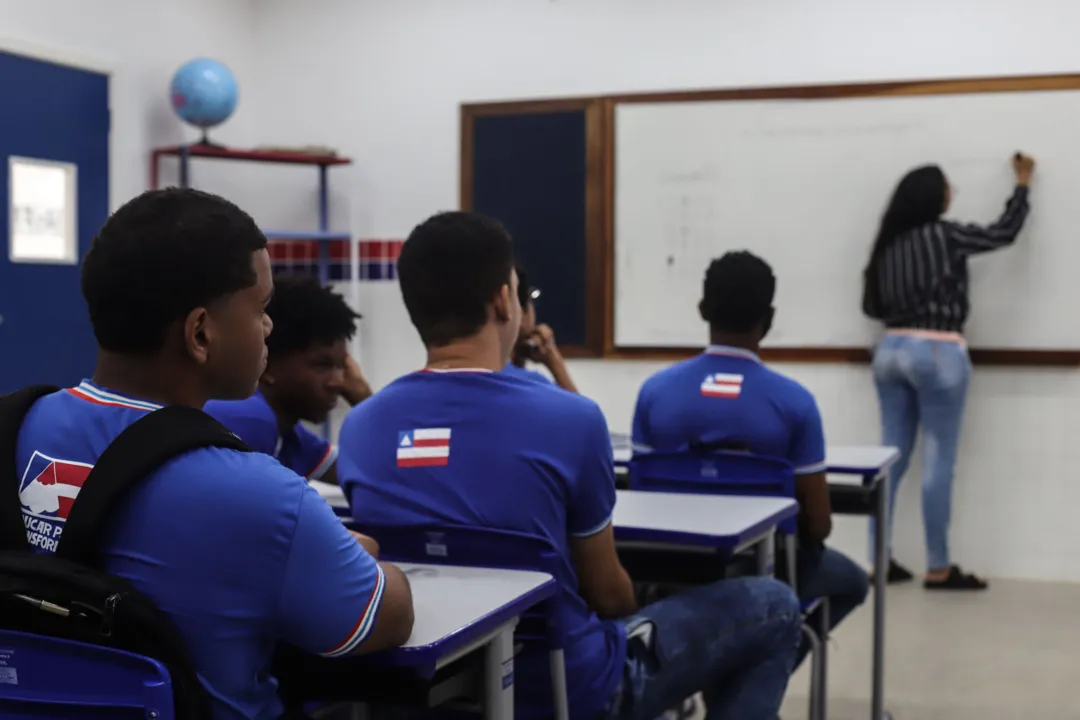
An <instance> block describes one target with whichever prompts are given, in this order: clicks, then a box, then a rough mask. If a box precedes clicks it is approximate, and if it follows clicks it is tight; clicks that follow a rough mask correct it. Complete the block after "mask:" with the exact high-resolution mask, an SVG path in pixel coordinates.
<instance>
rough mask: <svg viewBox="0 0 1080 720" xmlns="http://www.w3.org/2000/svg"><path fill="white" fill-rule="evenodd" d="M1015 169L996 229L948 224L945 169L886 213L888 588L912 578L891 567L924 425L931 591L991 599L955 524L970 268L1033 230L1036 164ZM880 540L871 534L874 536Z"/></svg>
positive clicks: (879, 294) (882, 257) (870, 283)
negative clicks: (971, 261) (902, 492)
mask: <svg viewBox="0 0 1080 720" xmlns="http://www.w3.org/2000/svg"><path fill="white" fill-rule="evenodd" d="M1012 167H1013V171H1014V173H1015V175H1016V189H1015V190H1014V191H1013V194H1012V196H1011V197H1010V198H1009V200H1008V202H1007V203H1006V205H1005V212H1004V214H1002V216H1001V217H1000V218H999V219H998V220H997V222H995V223H994V224H992V225H990V226H988V227H980V226H976V225H959V224H956V223H952V222H948V221H945V220H942V219H941V216H942V214H943V213H944V212H945V211H946V210H947V209H948V207H949V200H950V196H951V192H950V189H949V183H948V181H947V180H946V179H945V175H944V173H942V171H941V168H939V167H936V166H927V167H921V168H918V169H915V170H912V171H911V172H909V173H908V174H907V175H905V176H904V178H903V179H902V180H901V181H900V184H899V185H898V186H897V188H896V191H895V192H894V193H893V197H892V200H891V201H890V202H889V206H888V208H887V209H886V210H885V215H884V216H883V217H882V220H881V229H880V230H879V232H878V236H877V241H876V242H875V243H874V249H873V252H872V253H871V255H870V261H869V263H867V265H866V270H865V271H864V273H863V282H864V286H863V312H864V313H865V314H866V315H867V316H869V317H871V318H873V319H875V320H879V321H881V322H882V323H884V325H885V327H886V333H885V337H884V338H883V339H882V340H881V342H880V343H879V344H878V345H877V347H876V348H875V349H874V362H873V373H874V383H875V385H876V386H877V392H878V399H879V401H880V404H881V424H882V434H883V436H884V444H885V445H891V446H895V447H897V448H899V449H900V459H899V460H898V461H897V462H896V464H895V465H894V466H893V468H892V476H891V478H890V488H889V491H890V498H891V502H890V504H889V511H890V516H889V527H888V528H886V529H885V532H886V533H888V541H887V542H888V547H889V550H890V561H889V567H888V568H887V569H886V572H887V577H888V580H889V582H903V581H906V580H911V579H912V577H913V576H912V574H911V573H910V572H909V571H908V570H906V569H905V568H904V567H903V566H901V565H899V564H898V563H897V562H896V561H895V560H892V559H891V558H892V510H893V507H894V506H895V502H894V501H895V499H896V491H897V488H898V487H899V486H900V480H901V478H903V476H904V472H905V471H906V470H907V468H908V463H909V461H910V459H911V451H912V448H913V447H914V445H915V437H916V434H917V432H918V428H919V423H920V422H921V423H922V427H923V432H924V438H923V463H922V473H923V476H922V506H923V526H924V529H925V533H926V554H927V563H926V567H927V571H926V577H925V579H924V581H923V586H924V587H926V588H927V589H935V590H983V589H985V588H986V586H987V585H986V582H985V581H983V580H981V579H980V578H978V577H976V576H975V575H971V574H968V573H965V572H964V571H962V570H961V569H960V568H959V566H957V565H955V564H953V563H952V560H951V558H950V557H949V543H948V535H949V518H950V505H951V502H952V481H953V468H954V466H955V465H956V452H957V445H958V444H959V440H960V425H961V420H962V418H963V414H964V399H965V396H966V394H967V386H968V380H969V379H970V377H971V361H970V359H969V358H968V353H967V345H966V344H965V342H964V336H963V331H964V321H965V320H966V319H967V316H968V270H967V259H968V257H969V256H971V255H974V254H976V253H982V252H987V251H989V250H996V249H998V248H1001V247H1005V246H1007V245H1009V244H1010V243H1012V242H1013V240H1015V239H1016V236H1017V234H1018V233H1019V232H1020V228H1021V227H1022V226H1023V224H1024V218H1025V217H1026V216H1027V213H1028V183H1029V182H1030V180H1031V173H1032V170H1033V169H1034V167H1035V163H1034V161H1032V159H1031V158H1029V157H1027V156H1024V155H1021V154H1019V153H1017V154H1016V155H1015V156H1014V157H1013V159H1012ZM874 531H875V530H874V529H873V528H872V529H871V533H873V532H874ZM871 546H872V545H871ZM878 570H879V571H880V568H879V569H878Z"/></svg>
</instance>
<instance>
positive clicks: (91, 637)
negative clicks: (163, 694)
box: [0, 385, 250, 720]
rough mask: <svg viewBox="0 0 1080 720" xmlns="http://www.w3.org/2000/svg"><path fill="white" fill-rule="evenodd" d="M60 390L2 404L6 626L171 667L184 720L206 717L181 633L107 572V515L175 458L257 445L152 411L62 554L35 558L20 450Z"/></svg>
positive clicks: (85, 503)
mask: <svg viewBox="0 0 1080 720" xmlns="http://www.w3.org/2000/svg"><path fill="white" fill-rule="evenodd" d="M57 390H58V389H57V388H54V387H48V386H41V385H39V386H34V387H29V388H26V389H24V390H20V391H18V392H15V393H12V394H10V395H6V396H3V397H0V628H4V629H7V630H16V631H21V632H29V633H34V634H39V635H50V636H53V637H58V638H64V639H68V640H76V641H79V642H84V643H89V644H92V645H103V646H107V647H111V648H117V649H120V650H126V651H128V652H132V653H136V654H138V655H143V656H146V657H150V658H153V659H155V660H157V661H158V662H160V663H162V664H163V665H164V666H165V667H166V668H168V670H169V674H170V676H171V678H172V685H173V701H174V705H175V712H176V717H177V718H178V720H203V719H204V718H209V717H210V710H209V707H210V706H209V702H208V698H207V695H206V691H205V690H204V689H203V687H202V685H201V684H200V683H199V680H198V678H197V677H196V674H195V670H194V666H193V665H192V663H191V659H190V657H189V656H188V653H187V649H186V646H185V645H184V642H183V640H182V638H181V637H180V635H179V633H178V632H177V630H176V628H175V627H174V626H173V624H172V622H171V621H170V620H169V619H168V617H166V616H165V614H164V613H162V612H161V611H160V610H158V609H157V607H155V606H154V604H153V603H152V602H151V601H150V600H148V599H147V598H146V597H144V596H143V595H141V594H139V593H138V592H137V591H136V590H135V589H134V588H133V587H132V586H131V585H130V584H129V583H128V582H127V581H126V580H124V579H123V578H119V577H116V576H113V575H108V574H106V573H105V572H104V571H102V569H101V564H100V557H99V554H98V543H99V541H100V539H101V536H102V531H103V530H104V528H105V527H106V526H107V523H108V521H109V511H110V509H111V508H113V507H115V506H116V504H117V502H119V500H120V499H121V498H122V497H123V495H124V493H126V492H127V491H128V490H130V489H131V488H132V487H134V486H135V485H136V484H137V483H139V482H140V481H142V479H143V478H145V477H147V476H148V475H150V474H151V473H152V472H153V471H154V470H155V469H157V468H158V467H160V466H161V465H163V464H164V463H165V462H167V461H168V460H170V459H172V458H174V457H176V456H177V455H180V454H182V453H185V452H188V451H190V450H195V449H198V448H203V447H220V448H228V449H232V450H240V451H244V452H250V448H248V447H247V446H246V445H245V444H244V443H243V442H242V441H241V440H240V438H238V437H237V436H236V435H234V434H233V433H231V432H229V430H227V429H226V428H225V426H224V425H221V424H220V423H218V422H217V421H216V420H214V419H213V418H211V417H210V416H209V415H206V414H205V413H203V412H202V411H200V410H195V409H192V408H187V407H179V406H169V407H165V408H162V409H160V410H156V411H154V412H151V413H149V414H147V415H146V416H144V417H142V418H140V419H139V420H138V421H136V422H135V423H133V424H132V425H131V426H130V427H128V428H127V429H126V430H124V431H123V432H122V433H120V436H119V437H117V438H116V440H114V441H113V443H112V444H111V445H109V447H108V448H107V449H106V450H105V452H104V453H102V455H101V457H100V458H98V461H97V463H96V464H95V465H94V469H93V470H92V471H91V472H90V474H89V475H88V476H87V478H86V481H85V482H84V483H83V486H82V489H81V490H80V491H79V494H78V496H77V497H76V499H75V502H74V504H73V505H72V507H71V511H70V513H69V515H68V518H67V521H66V523H65V526H64V531H63V534H62V535H61V537H60V543H59V545H58V546H57V548H56V552H55V554H34V553H32V552H31V551H30V544H29V542H28V541H27V537H26V528H25V526H24V524H23V516H22V509H21V504H20V502H19V496H18V490H19V480H20V478H19V470H18V469H17V468H16V465H15V463H16V458H15V452H16V445H17V441H18V436H19V428H20V427H21V425H22V421H23V418H24V417H25V415H26V413H27V412H29V410H30V408H31V407H32V406H33V404H34V403H35V402H36V401H37V400H38V398H40V397H42V396H43V395H47V394H49V393H52V392H56V391H57ZM5 484H6V485H7V487H6V488H5V487H4V485H5ZM38 601H44V602H45V603H46V604H42V603H41V602H38Z"/></svg>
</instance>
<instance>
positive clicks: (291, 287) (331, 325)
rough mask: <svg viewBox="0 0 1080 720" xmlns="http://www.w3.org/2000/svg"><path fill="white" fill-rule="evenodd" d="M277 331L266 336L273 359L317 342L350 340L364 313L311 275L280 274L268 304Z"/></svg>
mask: <svg viewBox="0 0 1080 720" xmlns="http://www.w3.org/2000/svg"><path fill="white" fill-rule="evenodd" d="M266 313H267V315H269V316H270V320H272V321H273V323H274V330H273V332H271V333H270V337H268V338H267V339H266V349H267V352H268V353H269V355H270V357H271V358H274V357H283V356H285V355H290V354H292V353H297V352H303V351H305V350H307V349H309V348H311V347H314V346H316V345H332V344H333V343H336V342H337V341H339V340H345V341H349V340H351V339H352V337H353V335H355V334H356V321H357V320H359V319H360V317H361V316H360V313H357V312H355V311H353V309H352V308H351V307H349V305H348V303H346V302H345V298H343V297H341V296H340V295H338V294H337V293H336V292H334V291H333V290H332V289H330V288H328V287H323V286H322V284H321V283H319V280H318V278H315V277H312V276H310V275H279V276H278V277H275V278H274V295H273V296H272V297H271V298H270V304H269V305H268V306H267V307H266Z"/></svg>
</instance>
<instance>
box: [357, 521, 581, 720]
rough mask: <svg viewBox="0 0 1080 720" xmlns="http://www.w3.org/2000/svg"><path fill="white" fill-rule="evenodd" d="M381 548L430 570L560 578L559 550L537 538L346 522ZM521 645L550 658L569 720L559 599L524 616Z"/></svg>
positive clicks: (560, 709) (563, 719)
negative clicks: (538, 647) (535, 646)
mask: <svg viewBox="0 0 1080 720" xmlns="http://www.w3.org/2000/svg"><path fill="white" fill-rule="evenodd" d="M347 526H348V527H350V529H354V530H357V531H358V532H362V533H364V534H365V535H368V536H369V537H372V538H374V539H375V541H376V542H378V543H379V559H380V560H388V561H390V562H412V563H426V564H429V565H469V566H473V567H488V568H498V569H503V570H532V571H536V572H543V573H547V574H548V575H551V576H552V577H553V578H557V577H558V573H559V568H560V563H561V561H560V558H559V554H558V551H557V550H556V549H555V547H554V546H553V545H552V544H551V543H550V542H548V541H547V540H545V539H544V538H541V537H539V536H536V535H529V534H526V533H519V532H512V531H509V530H495V529H492V528H479V527H468V526H463V525H451V524H445V525H444V524H427V525H369V524H363V525H359V524H356V525H354V524H352V523H347ZM521 619H522V622H521V625H520V626H519V630H518V632H517V633H516V635H515V638H516V639H517V640H521V641H525V642H527V643H539V644H542V645H543V646H544V647H546V648H547V650H548V654H549V657H550V668H551V687H552V692H553V695H554V697H553V707H554V708H555V718H556V720H569V717H570V711H569V706H568V700H567V694H566V663H565V652H564V648H565V647H566V635H565V630H564V628H563V624H562V619H561V615H560V611H559V594H558V593H556V594H555V596H553V597H552V598H551V599H550V600H547V601H545V602H544V603H542V604H541V606H540V607H538V608H537V610H536V611H530V612H528V613H526V614H525V615H523V616H522V618H521Z"/></svg>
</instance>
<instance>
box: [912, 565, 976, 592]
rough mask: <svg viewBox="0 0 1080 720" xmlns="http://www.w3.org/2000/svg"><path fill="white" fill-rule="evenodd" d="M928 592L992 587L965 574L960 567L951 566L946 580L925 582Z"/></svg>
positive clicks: (924, 585) (973, 576)
mask: <svg viewBox="0 0 1080 720" xmlns="http://www.w3.org/2000/svg"><path fill="white" fill-rule="evenodd" d="M923 587H924V588H926V589H927V590H985V589H986V588H988V587H990V585H989V583H987V582H986V581H985V580H983V579H981V578H978V577H976V576H975V575H971V574H969V573H965V572H964V571H962V570H961V569H960V566H958V565H950V566H949V574H948V575H947V576H946V577H945V579H944V580H923Z"/></svg>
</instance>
